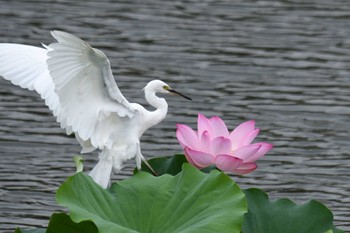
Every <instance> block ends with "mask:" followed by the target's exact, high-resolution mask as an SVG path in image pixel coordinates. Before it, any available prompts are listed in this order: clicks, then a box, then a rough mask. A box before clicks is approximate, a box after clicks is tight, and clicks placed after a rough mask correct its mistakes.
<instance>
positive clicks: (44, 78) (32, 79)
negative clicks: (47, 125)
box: [0, 43, 62, 121]
mask: <svg viewBox="0 0 350 233" xmlns="http://www.w3.org/2000/svg"><path fill="white" fill-rule="evenodd" d="M47 59H48V56H47V50H46V49H44V48H38V47H34V46H29V45H21V44H6V43H3V44H0V76H3V77H4V78H5V79H6V80H9V81H11V82H12V83H13V84H15V85H18V86H20V87H22V88H26V89H29V90H31V91H32V90H35V91H36V92H38V93H39V94H40V96H41V98H43V99H45V104H46V105H47V106H48V107H49V108H50V109H51V110H52V111H53V113H54V115H55V116H58V113H59V112H60V104H59V100H58V96H57V95H56V93H55V92H54V89H55V86H54V83H53V81H52V79H51V77H50V74H49V70H48V69H47V64H46V60H47ZM58 120H60V121H61V120H62V119H58Z"/></svg>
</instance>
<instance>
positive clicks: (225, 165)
mask: <svg viewBox="0 0 350 233" xmlns="http://www.w3.org/2000/svg"><path fill="white" fill-rule="evenodd" d="M242 162H243V161H242V160H241V159H239V158H236V157H234V156H232V155H227V154H221V155H217V156H216V157H215V165H216V167H217V168H219V169H220V170H222V171H224V172H234V171H235V170H236V169H237V168H238V167H239V166H240V165H241V164H242Z"/></svg>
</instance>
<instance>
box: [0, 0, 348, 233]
mask: <svg viewBox="0 0 350 233" xmlns="http://www.w3.org/2000/svg"><path fill="white" fill-rule="evenodd" d="M53 29H60V30H64V31H68V32H71V33H73V34H76V35H78V36H80V37H81V38H83V39H85V40H86V41H88V42H89V43H90V44H92V45H93V46H95V47H97V48H99V49H101V50H102V51H104V52H105V53H106V54H107V56H108V57H109V58H110V61H111V64H112V66H113V71H114V74H115V76H116V77H117V82H118V85H119V87H120V89H121V90H122V92H123V93H124V95H125V96H126V97H127V98H128V99H129V100H130V101H131V102H139V103H142V104H144V103H145V101H144V99H143V94H142V92H141V89H142V88H143V87H144V85H145V84H146V83H147V82H148V81H150V80H152V79H155V78H159V79H162V80H164V81H166V82H167V83H169V84H170V85H172V86H173V87H175V88H176V89H178V90H181V91H183V92H184V93H186V94H188V95H190V96H191V97H192V98H193V99H194V101H192V102H186V101H184V100H182V99H180V98H176V97H170V98H168V103H169V105H170V108H169V113H168V117H167V118H166V120H164V121H163V122H162V123H161V124H160V125H158V126H157V127H155V128H153V129H151V130H149V131H148V132H147V133H146V134H145V135H144V137H143V139H142V149H143V153H144V155H146V157H151V156H161V155H172V154H174V153H179V152H181V148H180V146H179V145H178V143H177V140H176V138H175V124H176V123H177V122H180V123H187V124H189V125H191V126H193V127H194V126H195V122H196V115H197V113H198V112H201V113H204V114H206V115H207V116H213V115H219V116H220V117H222V118H223V119H224V120H225V121H226V122H227V124H228V125H229V127H230V128H231V129H232V128H233V127H234V126H236V125H237V124H239V123H241V122H243V121H246V120H249V119H255V120H256V122H257V126H258V127H260V128H261V129H262V131H261V133H260V135H259V136H258V138H257V141H268V142H271V143H273V144H274V145H275V148H274V150H273V151H271V152H270V153H269V154H268V155H267V156H266V157H264V158H263V159H261V160H260V161H259V169H258V170H257V171H255V172H253V173H251V174H249V175H247V176H245V177H234V179H235V180H236V181H237V182H238V183H239V184H240V185H241V186H242V187H244V188H247V187H259V188H262V189H264V190H265V191H267V192H268V193H269V194H270V195H271V197H272V198H273V199H277V198H281V197H288V198H291V199H292V200H294V201H295V202H297V203H304V202H306V201H307V200H309V199H317V200H319V201H321V202H323V203H324V204H326V205H327V206H328V207H329V208H330V209H331V210H332V211H333V213H334V215H335V223H336V225H337V226H338V227H340V228H342V229H344V230H346V231H350V194H349V193H350V178H349V177H350V165H349V164H350V152H349V151H350V142H349V141H350V140H349V139H350V77H349V76H350V2H349V1H347V0H335V1H329V0H317V1H316V0H313V1H312V0H310V1H302V0H298V1H293V0H290V1H246V0H240V1H229V0H227V1H208V0H206V1H184V0H183V1H161V0H159V1H153V0H152V1H144V0H137V1H129V0H125V1H86V0H84V1H82V0H81V1H69V0H56V1H37V0H32V1H5V0H0V42H15V43H23V44H31V45H38V46H39V45H40V44H39V43H40V42H44V43H50V42H52V38H51V36H50V34H49V31H50V30H53ZM79 151H80V148H79V146H78V145H77V143H76V141H75V140H74V138H72V137H69V136H66V135H65V134H64V132H63V130H61V129H60V128H59V127H58V124H57V123H56V122H55V119H54V118H53V117H52V115H51V113H50V112H49V110H48V109H47V108H46V106H45V105H44V102H43V101H42V100H41V99H40V98H39V96H38V95H37V94H36V93H33V92H29V91H27V90H22V89H21V88H19V87H15V86H12V85H11V84H10V83H9V82H6V81H4V80H3V79H1V80H0V231H1V232H7V231H8V232H12V231H13V229H14V228H15V227H16V226H22V227H40V226H46V224H47V222H48V218H49V215H50V214H51V213H52V212H53V211H57V210H60V209H61V208H60V207H58V206H57V205H56V203H55V199H54V194H55V190H56V189H57V188H58V186H59V185H60V184H61V183H62V182H63V181H64V180H65V179H66V178H67V176H69V175H71V174H73V173H74V170H75V168H74V165H73V162H72V156H73V155H76V154H78V153H79ZM85 159H86V162H85V167H86V168H87V169H91V168H92V166H93V165H94V164H95V163H96V160H97V156H96V153H95V154H92V155H86V156H85ZM133 166H134V163H133V161H130V162H129V163H128V164H127V165H126V168H125V169H124V171H123V173H122V174H121V175H119V176H115V177H114V179H115V180H116V179H123V178H125V177H127V176H129V175H131V170H132V168H133Z"/></svg>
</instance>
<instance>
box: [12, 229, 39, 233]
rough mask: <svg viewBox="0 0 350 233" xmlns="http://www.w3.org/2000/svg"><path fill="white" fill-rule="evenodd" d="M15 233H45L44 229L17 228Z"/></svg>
mask: <svg viewBox="0 0 350 233" xmlns="http://www.w3.org/2000/svg"><path fill="white" fill-rule="evenodd" d="M15 233H45V230H44V229H21V228H17V229H16V230H15Z"/></svg>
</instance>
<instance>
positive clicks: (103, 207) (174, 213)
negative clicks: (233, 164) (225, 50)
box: [56, 164, 246, 233]
mask: <svg viewBox="0 0 350 233" xmlns="http://www.w3.org/2000/svg"><path fill="white" fill-rule="evenodd" d="M56 198H57V202H58V203H59V204H61V205H63V206H65V207H68V208H69V210H70V217H71V218H72V220H73V221H75V222H80V221H86V220H92V221H93V222H94V223H95V225H96V226H97V228H98V230H99V232H100V233H104V232H105V233H110V232H118V233H123V232H135V233H136V232H141V233H147V232H152V233H179V232H181V233H196V232H198V233H217V232H222V233H225V232H230V233H235V232H237V233H238V232H240V230H241V227H242V221H243V215H244V213H245V212H246V200H245V198H244V194H243V192H242V191H241V190H240V188H239V187H238V185H236V184H235V183H234V182H233V181H232V180H231V179H230V178H229V177H228V176H227V175H225V174H223V173H220V172H218V171H212V172H211V173H210V174H205V173H203V172H201V171H199V170H197V169H196V168H194V167H192V166H190V165H188V164H184V165H183V170H182V172H180V173H179V174H178V175H176V176H171V175H162V176H159V177H154V176H152V175H150V174H149V173H146V172H141V173H138V174H136V175H135V176H133V177H130V178H128V179H125V180H123V181H120V182H118V183H114V184H112V186H111V188H110V189H109V190H105V189H102V188H101V187H100V186H98V185H97V184H95V182H93V180H92V179H91V178H90V177H89V176H87V175H84V174H83V173H78V174H76V175H74V176H72V177H70V178H68V180H67V181H66V182H65V183H64V184H63V185H62V186H61V187H60V188H59V190H58V191H57V196H56Z"/></svg>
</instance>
